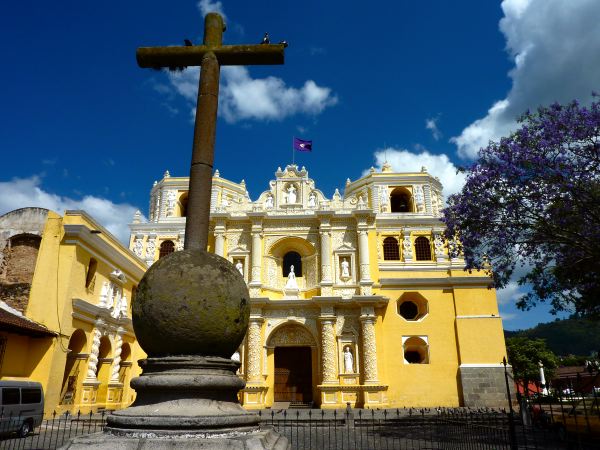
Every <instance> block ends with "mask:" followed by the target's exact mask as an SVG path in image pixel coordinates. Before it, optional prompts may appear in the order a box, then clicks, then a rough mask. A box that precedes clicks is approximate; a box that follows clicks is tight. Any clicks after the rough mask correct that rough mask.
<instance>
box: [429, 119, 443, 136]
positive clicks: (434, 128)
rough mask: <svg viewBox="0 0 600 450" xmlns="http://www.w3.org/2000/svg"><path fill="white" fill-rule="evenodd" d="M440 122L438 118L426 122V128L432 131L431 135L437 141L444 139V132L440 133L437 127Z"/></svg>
mask: <svg viewBox="0 0 600 450" xmlns="http://www.w3.org/2000/svg"><path fill="white" fill-rule="evenodd" d="M438 120H439V119H438V118H437V117H432V118H431V119H426V120H425V128H427V129H428V130H429V131H431V135H432V136H433V139H435V140H436V141H439V140H440V138H441V137H442V132H441V131H440V129H439V128H438V125H437V122H438Z"/></svg>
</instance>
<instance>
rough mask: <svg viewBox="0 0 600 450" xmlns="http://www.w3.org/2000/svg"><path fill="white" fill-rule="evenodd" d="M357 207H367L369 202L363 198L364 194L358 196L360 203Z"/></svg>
mask: <svg viewBox="0 0 600 450" xmlns="http://www.w3.org/2000/svg"><path fill="white" fill-rule="evenodd" d="M356 207H357V208H358V209H365V208H366V207H367V204H366V203H365V200H364V199H363V197H362V195H359V196H358V204H357V206H356Z"/></svg>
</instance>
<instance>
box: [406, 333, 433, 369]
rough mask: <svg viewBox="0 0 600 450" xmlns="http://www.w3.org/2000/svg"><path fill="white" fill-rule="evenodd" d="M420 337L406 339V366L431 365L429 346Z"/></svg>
mask: <svg viewBox="0 0 600 450" xmlns="http://www.w3.org/2000/svg"><path fill="white" fill-rule="evenodd" d="M426 339H427V337H425V339H423V338H421V337H419V336H411V337H404V338H403V339H402V340H403V341H404V345H403V346H402V347H403V349H404V362H405V363H406V364H429V344H428V343H427V341H426Z"/></svg>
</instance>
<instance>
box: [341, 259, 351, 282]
mask: <svg viewBox="0 0 600 450" xmlns="http://www.w3.org/2000/svg"><path fill="white" fill-rule="evenodd" d="M340 266H341V268H342V275H341V278H350V263H348V259H346V258H344V259H342V262H341V263H340Z"/></svg>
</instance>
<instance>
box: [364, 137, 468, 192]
mask: <svg viewBox="0 0 600 450" xmlns="http://www.w3.org/2000/svg"><path fill="white" fill-rule="evenodd" d="M386 161H387V162H388V163H390V164H391V166H392V169H393V170H394V171H395V172H420V171H421V168H422V167H423V166H425V167H427V171H428V172H429V173H430V174H432V175H433V176H436V177H438V178H439V179H440V182H441V183H442V186H443V187H444V195H445V196H446V197H447V196H449V195H451V194H454V193H455V192H458V191H460V190H461V189H462V187H463V185H464V184H465V175H464V174H462V173H456V166H455V165H454V164H453V163H452V161H450V159H449V158H448V157H447V156H446V155H434V154H432V153H429V152H428V151H427V150H423V151H421V152H420V153H413V152H411V151H409V150H404V149H396V148H392V147H388V148H385V149H382V150H377V151H376V152H375V162H376V165H377V168H378V169H379V170H381V167H382V166H383V164H384V163H385V162H386ZM367 173H368V171H365V172H364V173H363V175H365V174H367Z"/></svg>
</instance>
